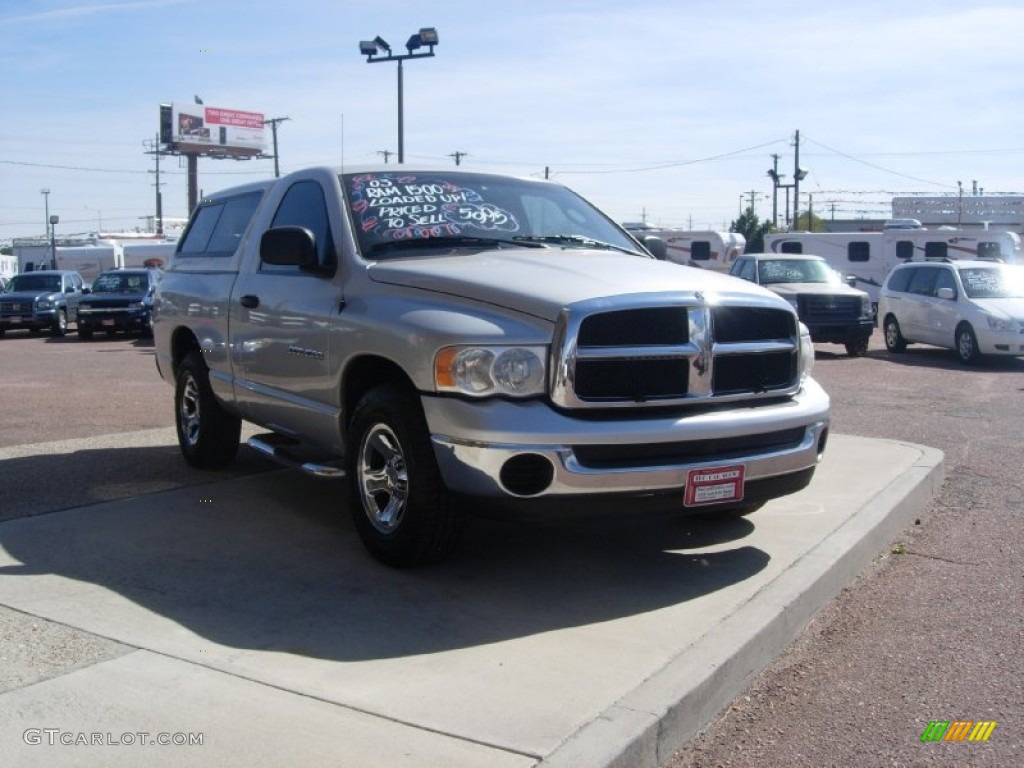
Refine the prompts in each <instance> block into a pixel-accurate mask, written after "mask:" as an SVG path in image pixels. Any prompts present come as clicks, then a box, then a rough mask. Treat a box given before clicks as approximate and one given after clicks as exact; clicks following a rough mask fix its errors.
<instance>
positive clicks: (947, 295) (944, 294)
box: [935, 288, 956, 299]
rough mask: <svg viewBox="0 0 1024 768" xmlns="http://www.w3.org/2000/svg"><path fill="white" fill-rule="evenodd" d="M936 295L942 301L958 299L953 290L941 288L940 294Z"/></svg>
mask: <svg viewBox="0 0 1024 768" xmlns="http://www.w3.org/2000/svg"><path fill="white" fill-rule="evenodd" d="M935 295H936V296H938V297H939V298H940V299H955V298H956V292H955V291H954V290H953V289H952V288H939V291H938V293H937V294H935Z"/></svg>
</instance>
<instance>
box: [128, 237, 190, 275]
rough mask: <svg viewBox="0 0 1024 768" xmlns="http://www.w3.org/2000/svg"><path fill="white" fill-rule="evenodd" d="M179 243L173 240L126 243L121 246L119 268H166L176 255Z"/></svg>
mask: <svg viewBox="0 0 1024 768" xmlns="http://www.w3.org/2000/svg"><path fill="white" fill-rule="evenodd" d="M177 246H178V243H177V242H176V241H173V240H167V241H161V242H153V243H131V242H125V243H123V244H122V245H121V263H120V264H118V266H119V267H157V268H161V269H162V268H164V267H166V266H167V265H168V264H169V263H170V261H171V257H172V256H173V255H174V249H175V248H177Z"/></svg>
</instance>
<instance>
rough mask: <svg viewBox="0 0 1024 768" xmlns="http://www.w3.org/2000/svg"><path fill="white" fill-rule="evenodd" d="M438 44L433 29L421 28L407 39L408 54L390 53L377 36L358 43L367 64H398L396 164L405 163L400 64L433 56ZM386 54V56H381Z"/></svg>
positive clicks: (386, 44) (385, 44) (383, 40)
mask: <svg viewBox="0 0 1024 768" xmlns="http://www.w3.org/2000/svg"><path fill="white" fill-rule="evenodd" d="M437 44H438V37H437V30H436V29H434V27H423V28H421V29H420V31H419V32H417V33H416V34H414V35H411V36H410V37H409V40H408V42H406V44H405V48H406V50H407V51H408V53H403V54H399V55H397V56H396V55H394V54H392V53H391V46H390V45H389V44H388V42H387V41H386V40H385V39H384V38H382V37H381V36H380V35H377V37H375V38H374V39H373V40H362V41H360V43H359V53H360V54H361V55H362V56H365V57H366V62H367V63H368V64H377V63H379V62H382V61H397V62H398V162H399V163H400V164H401V163H404V162H405V129H404V119H405V117H404V114H403V106H402V62H403V61H405V60H406V59H425V58H427V57H430V56H433V55H434V46H435V45H437ZM424 46H426V47H427V48H428V50H427V51H426V52H421V53H413V51H418V50H419V49H420V48H423V47H424ZM383 54H387V55H383Z"/></svg>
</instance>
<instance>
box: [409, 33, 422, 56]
mask: <svg viewBox="0 0 1024 768" xmlns="http://www.w3.org/2000/svg"><path fill="white" fill-rule="evenodd" d="M422 47H423V40H422V39H421V38H420V36H419V35H412V36H411V37H410V38H409V42H407V43H406V44H405V48H406V50H407V51H409V53H412V52H413V51H415V50H416V49H417V48H422Z"/></svg>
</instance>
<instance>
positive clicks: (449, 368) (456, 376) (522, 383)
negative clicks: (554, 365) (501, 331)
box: [434, 347, 547, 397]
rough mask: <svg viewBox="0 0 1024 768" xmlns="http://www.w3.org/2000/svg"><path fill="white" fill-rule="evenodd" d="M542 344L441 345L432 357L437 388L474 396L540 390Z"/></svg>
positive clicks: (518, 394) (529, 393)
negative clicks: (502, 345)
mask: <svg viewBox="0 0 1024 768" xmlns="http://www.w3.org/2000/svg"><path fill="white" fill-rule="evenodd" d="M546 356H547V349H546V348H544V347H445V348H444V349H442V350H440V351H439V352H438V353H437V356H436V357H435V358H434V385H435V386H436V387H437V390H438V391H439V392H458V393H460V394H463V395H473V396H474V397H490V396H493V395H505V396H508V397H530V396H533V395H542V394H544V382H545V381H546V379H547V376H546V375H545V364H544V359H545V357H546Z"/></svg>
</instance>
